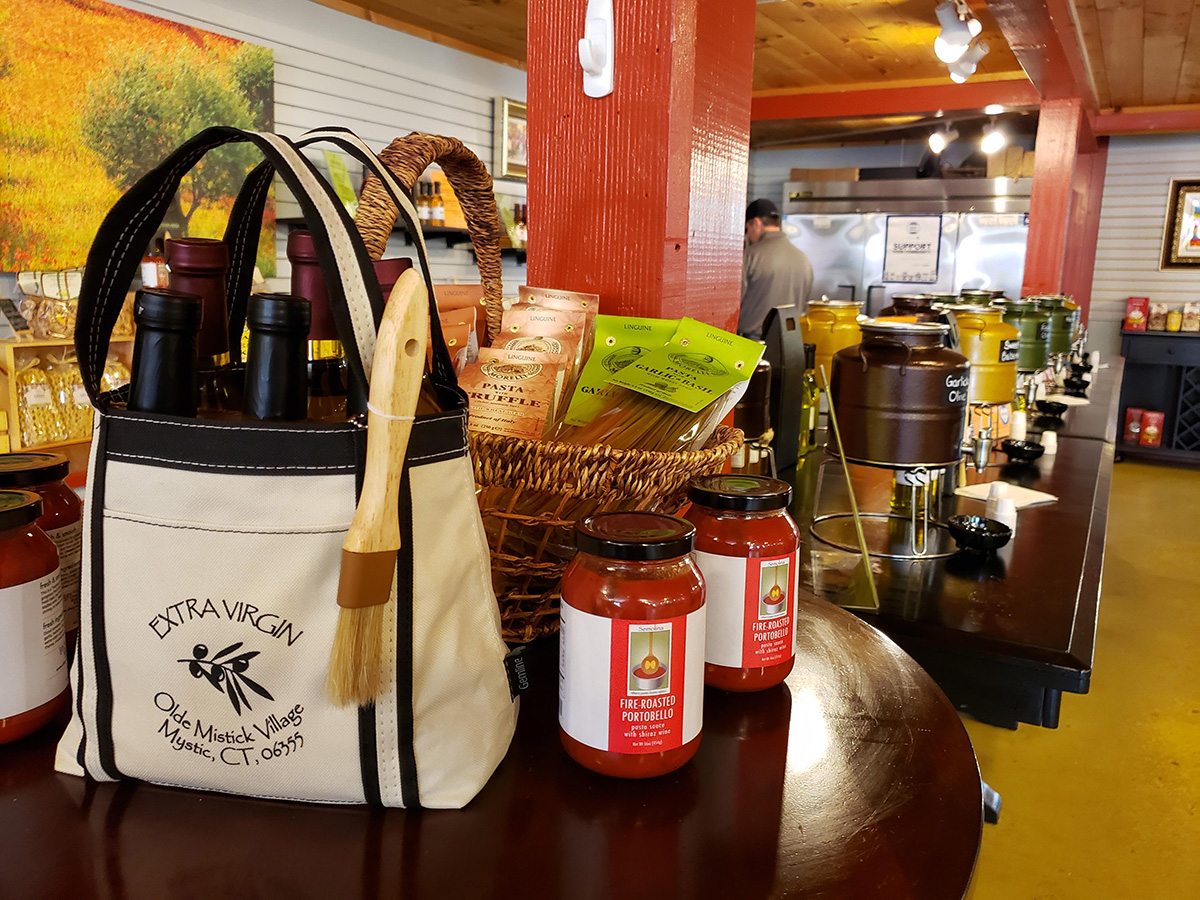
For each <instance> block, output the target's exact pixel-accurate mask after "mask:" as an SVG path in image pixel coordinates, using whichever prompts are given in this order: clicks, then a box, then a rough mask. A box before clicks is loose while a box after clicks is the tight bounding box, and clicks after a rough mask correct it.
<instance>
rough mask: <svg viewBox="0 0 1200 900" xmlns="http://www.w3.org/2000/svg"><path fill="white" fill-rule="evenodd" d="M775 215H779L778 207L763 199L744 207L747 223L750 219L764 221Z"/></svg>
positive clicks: (760, 198)
mask: <svg viewBox="0 0 1200 900" xmlns="http://www.w3.org/2000/svg"><path fill="white" fill-rule="evenodd" d="M777 215H779V207H778V206H776V205H775V204H774V203H772V202H771V201H770V200H767V199H765V198H763V197H759V198H758V199H757V200H754V201H753V202H751V204H750V205H749V206H747V207H746V221H747V222H749V221H750V220H751V219H765V218H767V217H768V216H777Z"/></svg>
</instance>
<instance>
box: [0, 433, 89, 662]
mask: <svg viewBox="0 0 1200 900" xmlns="http://www.w3.org/2000/svg"><path fill="white" fill-rule="evenodd" d="M70 471H71V463H70V462H69V461H68V460H67V458H66V457H65V456H63V455H62V454H60V453H4V454H0V491H12V490H22V491H33V492H34V493H36V494H37V495H38V496H40V497H41V498H42V513H41V515H40V516H39V517H38V520H37V526H38V528H40V529H42V531H44V532H45V533H46V537H48V538H50V540H51V541H53V542H54V546H55V548H56V549H57V550H58V565H59V570H60V574H59V583H60V585H61V589H62V607H63V627H64V629H65V630H66V633H67V648H68V650H70V649H71V648H73V647H74V646H75V637H76V635H77V633H78V631H79V560H80V557H81V552H82V549H83V501H82V500H80V499H79V495H78V494H76V493H75V492H74V491H73V490H71V489H70V488H69V487H67V486H66V484H65V483H64V482H63V479H64V478H66V477H67V475H68V474H70Z"/></svg>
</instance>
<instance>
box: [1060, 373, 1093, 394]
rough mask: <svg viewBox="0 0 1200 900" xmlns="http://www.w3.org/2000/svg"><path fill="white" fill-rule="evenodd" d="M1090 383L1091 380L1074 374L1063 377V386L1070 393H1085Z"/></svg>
mask: <svg viewBox="0 0 1200 900" xmlns="http://www.w3.org/2000/svg"><path fill="white" fill-rule="evenodd" d="M1088 384H1089V382H1087V381H1084V380H1083V379H1082V378H1076V377H1075V376H1074V375H1072V376H1071V377H1069V378H1064V379H1063V386H1064V387H1065V388H1066V389H1067V392H1068V393H1072V392H1078V393H1080V394H1082V393H1085V392H1086V391H1087V389H1088Z"/></svg>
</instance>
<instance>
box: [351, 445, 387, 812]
mask: <svg viewBox="0 0 1200 900" xmlns="http://www.w3.org/2000/svg"><path fill="white" fill-rule="evenodd" d="M357 444H358V448H357V449H359V450H360V451H362V456H361V458H362V459H363V461H364V463H365V461H366V458H367V442H366V440H365V436H364V439H363V440H359V441H357ZM364 469H365V465H364V467H363V468H362V469H359V470H358V473H357V475H356V476H355V479H354V502H355V505H357V504H358V498H359V497H360V496H361V495H362V483H363V470H364ZM377 741H378V736H377V735H376V733H375V708H374V707H372V706H360V707H359V708H358V768H359V771H360V772H361V773H362V786H363V799H364V800H366V801H367V803H369V804H370V805H372V806H383V796H382V795H381V794H380V793H379V752H378V743H377Z"/></svg>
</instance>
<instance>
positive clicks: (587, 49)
mask: <svg viewBox="0 0 1200 900" xmlns="http://www.w3.org/2000/svg"><path fill="white" fill-rule="evenodd" d="M614 55H615V53H614V47H613V8H612V0H588V6H587V19H586V23H585V25H584V26H583V38H582V39H581V40H580V41H579V64H580V65H581V66H583V92H584V93H585V94H587V95H588V96H589V97H605V96H607V95H608V94H611V93H612V89H613V56H614Z"/></svg>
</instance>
